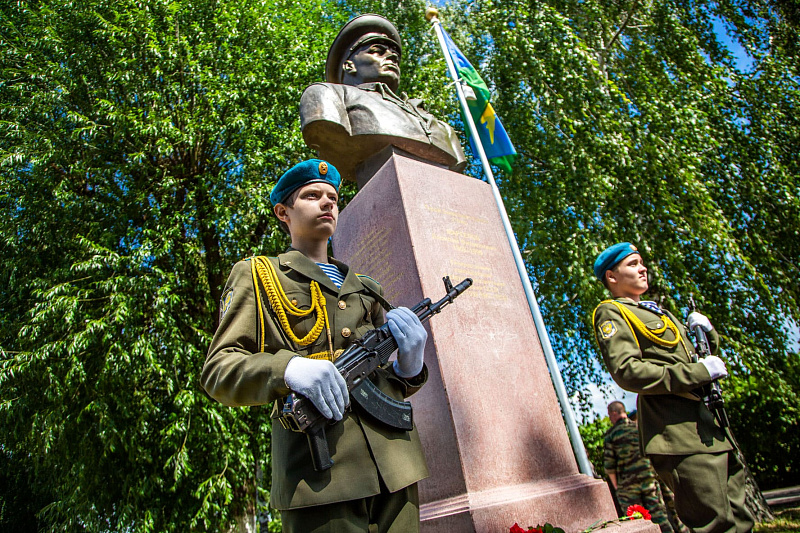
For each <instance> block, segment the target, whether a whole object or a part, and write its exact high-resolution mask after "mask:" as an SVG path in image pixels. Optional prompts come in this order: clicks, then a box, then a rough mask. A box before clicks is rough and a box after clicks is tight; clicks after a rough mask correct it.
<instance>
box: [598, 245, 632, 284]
mask: <svg viewBox="0 0 800 533" xmlns="http://www.w3.org/2000/svg"><path fill="white" fill-rule="evenodd" d="M638 253H639V250H637V249H636V247H635V246H634V245H632V244H631V243H629V242H619V243H617V244H615V245H613V246H609V247H608V248H606V249H605V250H603V253H601V254H600V255H599V256H598V257H597V261H595V262H594V275H595V276H597V279H599V280H600V281H603V277H604V276H605V275H606V272H607V271H608V270H611V269H612V268H614V267H615V266H616V265H617V263H619V262H620V261H622V260H623V259H625V258H626V257H628V256H629V255H631V254H638ZM639 255H641V254H639Z"/></svg>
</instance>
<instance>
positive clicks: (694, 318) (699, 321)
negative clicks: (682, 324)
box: [686, 311, 714, 333]
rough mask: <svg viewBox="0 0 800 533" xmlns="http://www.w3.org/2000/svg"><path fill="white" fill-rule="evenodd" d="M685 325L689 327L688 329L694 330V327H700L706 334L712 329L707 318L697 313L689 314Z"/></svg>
mask: <svg viewBox="0 0 800 533" xmlns="http://www.w3.org/2000/svg"><path fill="white" fill-rule="evenodd" d="M686 325H687V326H689V329H694V328H695V327H697V326H700V327H701V328H703V331H705V332H706V333H708V332H709V331H711V330H712V329H714V326H712V325H711V321H710V320H709V319H708V317H706V315H703V314H700V313H698V312H697V311H694V312H693V313H690V314H689V316H688V318H687V319H686Z"/></svg>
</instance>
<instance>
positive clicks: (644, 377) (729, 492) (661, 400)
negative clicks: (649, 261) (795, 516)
mask: <svg viewBox="0 0 800 533" xmlns="http://www.w3.org/2000/svg"><path fill="white" fill-rule="evenodd" d="M594 273H595V276H597V278H598V279H599V280H600V281H601V282H602V283H603V285H605V287H606V288H607V289H608V291H609V292H610V293H611V296H612V297H613V299H611V300H605V301H603V302H602V303H601V304H600V305H598V306H597V308H596V309H595V311H594V315H593V325H594V333H595V336H596V338H597V343H598V344H599V346H600V352H601V353H602V356H603V360H604V362H605V364H606V367H607V368H608V371H609V372H610V373H611V376H612V377H613V378H614V381H616V382H617V384H618V385H619V386H620V387H622V388H623V389H625V390H629V391H632V392H636V393H638V394H639V396H638V400H637V407H638V411H639V422H638V425H639V434H640V439H641V447H642V449H643V450H644V452H645V454H646V455H647V457H648V458H649V459H650V461H651V463H652V465H653V468H654V469H655V470H656V473H657V474H658V475H659V477H660V478H661V479H662V480H663V481H664V482H665V483H666V484H667V486H669V487H670V488H671V489H672V491H673V492H674V493H675V506H676V510H677V512H678V516H679V517H680V519H681V521H683V523H685V524H686V525H687V526H689V527H690V528H691V529H692V530H693V531H695V532H696V533H723V532H726V533H744V532H747V531H750V530H752V528H753V518H752V517H751V516H750V513H749V511H748V510H747V508H746V507H745V473H744V469H743V465H742V464H741V463H740V461H739V458H738V456H737V453H736V450H735V441H734V440H733V438H732V436H731V435H730V433H729V430H730V428H726V427H725V425H724V423H721V417H717V416H715V414H714V413H713V412H712V411H711V410H709V407H708V405H707V404H706V402H704V401H703V394H704V390H705V389H707V387H708V386H709V385H710V384H712V383H713V382H714V381H715V380H716V379H719V378H723V377H725V376H727V370H726V368H725V363H724V362H723V361H722V359H720V358H719V357H717V356H716V355H708V356H707V357H704V358H702V359H699V360H698V359H697V357H696V356H695V349H694V347H693V346H692V343H691V341H690V340H689V338H688V336H687V330H686V328H685V327H684V326H683V324H682V323H681V321H680V320H678V319H677V318H676V317H675V316H674V315H673V314H671V313H670V312H669V311H667V310H665V309H662V308H661V307H660V306H659V305H658V304H657V303H656V302H651V301H645V300H642V298H641V297H642V295H643V294H644V293H645V292H647V290H648V287H649V285H648V280H647V268H646V267H645V265H644V261H643V259H642V256H641V254H640V253H639V251H638V250H637V249H636V247H635V246H633V245H632V244H631V243H627V242H622V243H618V244H615V245H613V246H610V247H609V248H607V249H606V250H605V251H603V253H601V254H600V256H599V257H598V258H597V260H596V261H595V264H594ZM688 326H689V328H690V329H691V328H700V329H701V330H702V331H703V333H704V334H705V335H706V336H707V339H708V345H709V349H710V350H709V351H710V353H712V354H713V353H716V351H717V350H718V348H719V334H718V333H717V331H716V330H715V329H714V328H713V326H712V325H711V322H710V321H709V320H708V318H707V317H705V316H704V315H702V314H700V313H697V312H693V313H691V314H690V315H689V317H688Z"/></svg>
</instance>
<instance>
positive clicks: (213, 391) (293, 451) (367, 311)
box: [201, 250, 428, 510]
mask: <svg viewBox="0 0 800 533" xmlns="http://www.w3.org/2000/svg"><path fill="white" fill-rule="evenodd" d="M269 261H270V262H271V263H272V265H273V267H274V269H275V271H276V272H277V279H278V280H279V282H280V285H281V286H282V288H283V290H284V292H285V293H286V296H287V298H288V299H290V300H293V301H296V303H295V305H296V306H297V307H300V308H303V309H308V308H309V306H310V305H311V294H310V289H309V284H310V282H311V281H312V280H315V281H316V282H317V283H318V284H319V286H320V288H321V289H322V293H323V294H324V296H325V299H326V305H325V308H326V309H327V313H328V319H329V323H330V330H331V334H332V340H333V349H334V353H335V352H337V351H339V350H343V349H345V348H347V347H348V346H349V345H350V344H351V343H352V342H353V341H354V340H356V339H358V338H360V337H361V336H362V335H363V334H364V333H366V332H367V331H369V330H370V329H373V328H375V327H378V326H380V325H382V324H383V322H384V318H383V313H382V309H381V306H380V304H379V302H378V301H377V298H376V297H374V296H373V293H370V291H369V290H368V289H367V287H369V288H370V289H372V291H374V293H377V294H379V295H381V296H382V288H381V286H380V284H378V283H377V282H375V281H374V280H372V279H371V278H369V277H366V276H358V275H356V274H355V272H353V271H352V270H350V269H349V268H348V267H347V266H346V265H344V264H342V263H340V262H338V261H335V260H333V259H331V263H333V264H335V265H336V266H338V267H339V268H340V270H341V271H342V272H346V275H345V280H344V283H342V287H341V289H337V288H336V286H335V285H334V284H333V282H332V281H331V280H330V278H328V276H327V275H326V274H325V273H324V272H323V271H322V270H321V269H320V268H319V266H317V264H316V263H314V262H313V261H312V260H311V259H309V258H307V257H306V256H305V255H303V254H302V253H301V252H299V251H297V250H290V251H288V252H287V253H284V254H281V255H279V256H278V257H277V258H269ZM252 263H253V260H246V261H240V262H238V263H237V264H236V265H235V266H234V267H233V270H232V272H231V274H230V277H229V278H228V282H227V284H226V285H225V289H224V291H223V297H222V302H221V309H220V314H221V320H220V324H219V327H218V328H217V332H216V334H215V335H214V340H213V341H212V343H211V347H210V348H209V351H208V356H207V358H206V362H205V365H204V366H203V372H202V377H201V383H202V386H203V387H204V388H205V390H206V391H207V392H208V393H209V394H210V395H211V396H212V397H213V398H215V399H216V400H218V401H220V402H221V403H223V404H225V405H228V406H247V405H260V404H268V403H271V402H275V406H274V407H273V410H272V415H271V416H272V419H273V424H272V497H271V502H270V503H271V504H272V506H273V507H275V508H277V509H280V510H285V509H296V508H301V507H307V506H312V505H322V504H329V503H336V502H340V501H347V500H355V499H361V498H367V497H370V496H374V495H376V494H379V493H380V491H381V489H380V483H379V479H381V480H383V482H384V483H385V485H386V487H387V488H388V489H389V491H390V492H394V491H397V490H399V489H402V488H404V487H407V486H409V485H411V484H413V483H415V482H417V481H419V480H421V479H423V478H425V477H427V476H428V470H427V466H426V463H425V458H424V455H423V453H422V446H421V444H420V441H419V436H418V435H417V430H416V428H414V429H413V430H412V431H409V432H407V431H400V430H394V429H391V428H389V427H387V426H385V425H383V424H381V423H380V422H373V421H372V420H371V419H369V418H368V416H369V415H366V414H364V415H363V416H362V414H361V413H359V411H358V410H359V409H360V408H359V407H358V406H357V405H355V404H353V403H352V402H351V407H352V409H350V410H348V411H347V413H346V414H345V416H344V419H343V420H342V421H341V422H338V423H336V424H334V425H328V426H327V428H326V430H327V437H328V444H329V448H330V452H331V456H332V458H333V461H334V465H333V467H332V468H331V469H330V470H328V471H325V472H316V471H315V470H314V468H313V466H312V462H311V455H310V452H309V448H308V441H307V439H306V436H305V435H304V434H302V433H295V432H292V431H290V430H288V429H285V428H284V427H283V426H282V425H281V424H280V423H279V421H278V420H277V418H278V417H279V416H280V406H281V405H282V403H281V400H282V398H284V397H285V396H286V395H288V394H289V393H290V392H291V391H290V390H289V389H288V388H287V386H286V382H285V381H284V371H285V369H286V365H287V364H288V363H289V360H290V359H291V358H292V357H295V356H296V355H298V354H300V355H302V356H307V355H311V354H315V353H320V352H325V351H326V350H327V348H328V338H327V334H326V333H325V331H322V333H321V335H320V336H319V338H318V339H317V341H316V342H314V343H312V344H311V345H309V346H305V347H299V346H297V345H296V343H294V342H293V341H291V340H290V339H289V338H288V336H287V334H286V333H285V332H284V331H283V329H282V328H281V325H280V322H279V320H278V319H277V318H276V315H275V313H274V312H273V310H272V308H271V307H270V304H269V303H268V302H267V299H266V294H265V292H264V290H263V289H262V288H261V286H259V290H258V294H259V296H260V298H261V307H262V309H263V317H264V320H263V325H262V324H260V322H261V319H260V316H259V312H258V307H257V306H258V303H257V300H256V291H255V289H254V282H253V274H252V271H251V267H252ZM315 318H316V317H315V313H311V314H310V316H307V317H304V318H298V317H294V316H291V315H289V316H288V320H289V323H290V324H291V329H292V330H293V332H294V334H295V335H296V336H297V337H300V338H302V337H304V336H305V335H306V334H307V333H308V332H309V330H310V329H311V328H312V326H313V324H314V322H315ZM262 336H263V337H262ZM262 339H263V345H264V349H263V350H261V346H260V341H261V340H262ZM427 375H428V374H427V367H423V371H422V373H421V374H420V375H419V376H417V377H415V378H412V379H403V378H400V377H398V376H397V375H396V374H395V373H394V372H393V370H392V367H391V364H390V365H388V366H387V368H381V369H379V370H378V371H377V372H376V376H374V377H373V378H372V381H373V382H375V384H376V385H377V386H378V387H379V388H380V389H381V390H382V391H383V392H384V393H386V394H388V395H389V396H391V397H392V398H394V399H397V400H402V399H403V398H405V397H407V396H410V395H411V394H413V393H414V392H416V391H417V390H419V388H420V387H421V386H422V385H423V384H424V383H425V381H426V380H427Z"/></svg>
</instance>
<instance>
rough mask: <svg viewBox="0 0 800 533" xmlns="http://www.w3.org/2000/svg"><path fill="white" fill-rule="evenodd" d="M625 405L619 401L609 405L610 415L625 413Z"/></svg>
mask: <svg viewBox="0 0 800 533" xmlns="http://www.w3.org/2000/svg"><path fill="white" fill-rule="evenodd" d="M625 412H626V411H625V404H624V403H622V402H621V401H619V400H614V401H613V402H611V403H610V404H608V413H609V414H611V413H619V414H622V413H625Z"/></svg>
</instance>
